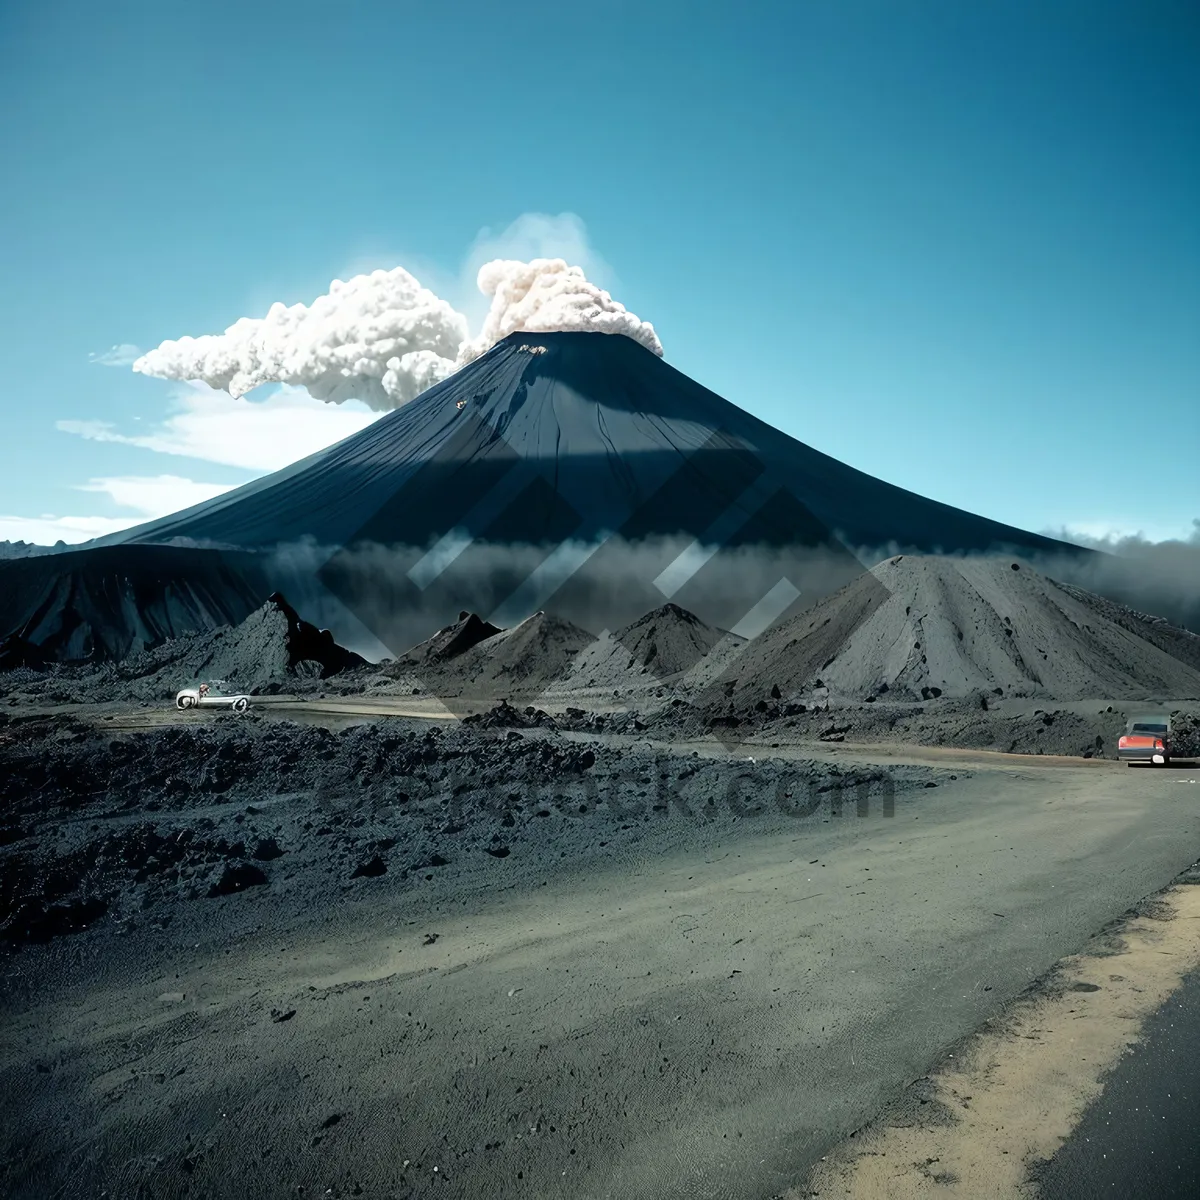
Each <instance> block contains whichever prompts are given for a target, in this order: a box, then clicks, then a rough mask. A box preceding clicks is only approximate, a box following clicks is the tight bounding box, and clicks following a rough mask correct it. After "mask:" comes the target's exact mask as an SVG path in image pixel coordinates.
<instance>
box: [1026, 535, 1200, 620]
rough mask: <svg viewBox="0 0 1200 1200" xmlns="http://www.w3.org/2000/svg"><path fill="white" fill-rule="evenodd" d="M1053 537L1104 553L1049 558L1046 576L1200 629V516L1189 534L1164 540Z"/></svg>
mask: <svg viewBox="0 0 1200 1200" xmlns="http://www.w3.org/2000/svg"><path fill="white" fill-rule="evenodd" d="M1052 536H1054V537H1060V538H1062V539H1063V540H1064V541H1071V542H1076V543H1078V544H1080V545H1083V546H1086V547H1087V548H1088V549H1091V550H1097V551H1100V553H1098V554H1093V555H1090V556H1087V557H1084V558H1067V557H1064V558H1063V559H1061V561H1053V562H1052V561H1049V560H1046V561H1045V562H1044V563H1042V564H1039V569H1041V570H1043V571H1044V572H1045V573H1046V574H1047V575H1050V576H1051V577H1052V578H1054V579H1059V580H1061V581H1062V582H1063V583H1073V584H1075V585H1076V586H1077V587H1082V588H1086V589H1087V590H1088V591H1089V592H1097V593H1098V594H1099V595H1101V596H1107V597H1108V598H1109V599H1110V600H1116V601H1117V602H1118V603H1120V604H1125V605H1127V606H1128V607H1129V608H1134V609H1137V610H1138V611H1140V612H1144V613H1149V614H1151V615H1153V616H1156V617H1162V618H1164V619H1165V620H1167V621H1170V622H1171V624H1172V625H1178V626H1179V627H1180V628H1182V629H1189V630H1191V631H1192V632H1193V633H1200V519H1197V520H1195V521H1194V522H1193V531H1192V533H1191V535H1190V536H1189V537H1187V538H1186V539H1175V538H1172V539H1169V540H1167V541H1163V542H1153V541H1150V540H1149V539H1148V538H1144V537H1141V536H1140V535H1135V536H1131V537H1114V538H1089V537H1082V536H1080V535H1079V534H1077V533H1071V532H1070V531H1069V530H1060V531H1058V532H1057V533H1055V534H1053V535H1052Z"/></svg>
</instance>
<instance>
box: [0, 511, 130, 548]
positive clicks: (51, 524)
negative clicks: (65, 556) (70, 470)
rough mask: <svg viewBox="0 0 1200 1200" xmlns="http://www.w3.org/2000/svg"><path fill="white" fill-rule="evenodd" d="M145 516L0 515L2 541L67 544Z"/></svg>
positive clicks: (122, 527)
mask: <svg viewBox="0 0 1200 1200" xmlns="http://www.w3.org/2000/svg"><path fill="white" fill-rule="evenodd" d="M145 519H146V518H145V517H56V516H54V515H53V514H51V513H46V514H43V515H42V516H40V517H12V516H0V542H32V543H33V544H34V545H35V546H54V545H57V544H58V543H59V542H66V544H67V545H68V546H73V545H76V544H77V543H79V542H88V541H91V539H92V538H98V537H103V536H104V535H105V534H106V533H116V532H117V531H118V530H121V529H128V528H129V527H130V526H131V525H137V524H138V523H139V522H141V521H144V520H145Z"/></svg>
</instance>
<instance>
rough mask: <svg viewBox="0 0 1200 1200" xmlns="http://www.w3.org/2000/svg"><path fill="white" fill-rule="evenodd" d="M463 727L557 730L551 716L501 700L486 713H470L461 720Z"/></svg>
mask: <svg viewBox="0 0 1200 1200" xmlns="http://www.w3.org/2000/svg"><path fill="white" fill-rule="evenodd" d="M463 724H464V725H475V726H478V727H479V728H480V729H557V728H558V724H557V722H556V721H555V720H554V718H553V717H552V716H550V715H549V714H548V713H545V712H543V711H542V710H541V709H540V708H534V707H533V705H532V704H529V705H526V706H525V708H524V709H520V710H519V709H517V708H515V707H514V706H513V705H511V704H509V702H508V701H507V700H501V701H500V703H499V704H497V705H496V706H495V707H494V708H490V709H488V711H487V712H482V713H472V714H471V715H470V716H467V717H464V718H463Z"/></svg>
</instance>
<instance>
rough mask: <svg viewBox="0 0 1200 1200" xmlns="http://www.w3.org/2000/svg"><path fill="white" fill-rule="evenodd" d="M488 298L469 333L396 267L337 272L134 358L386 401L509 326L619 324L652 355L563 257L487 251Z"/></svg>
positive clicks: (202, 374) (380, 405)
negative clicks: (258, 313) (346, 274)
mask: <svg viewBox="0 0 1200 1200" xmlns="http://www.w3.org/2000/svg"><path fill="white" fill-rule="evenodd" d="M478 285H479V290H480V291H481V292H482V293H483V294H484V295H485V296H488V297H490V298H491V307H490V308H489V310H488V313H487V316H486V317H485V319H484V323H483V329H482V330H481V332H480V334H479V336H478V337H476V338H474V339H471V338H470V337H469V330H468V326H467V319H466V317H465V316H463V314H462V313H460V312H458V311H457V310H456V309H454V308H453V307H452V306H451V305H450V304H449V303H448V302H447V301H445V300H443V299H441V298H440V297H439V296H437V295H435V294H434V293H433V292H431V291H430V290H429V289H428V288H425V287H422V286H421V284H420V283H419V282H418V281H417V280H416V279H415V278H414V277H413V276H412V275H410V274H409V273H408V272H407V271H406V270H404V268H403V267H397V268H395V269H394V270H391V271H373V272H372V273H371V274H369V275H356V276H354V277H353V278H352V279H349V280H346V281H343V280H340V279H335V280H334V281H333V283H332V284H330V287H329V291H328V293H326V294H325V295H323V296H318V297H317V299H316V300H314V301H313V303H312V304H311V305H307V306H306V305H303V304H294V305H292V306H291V307H290V308H289V307H287V306H285V305H283V304H273V305H272V306H271V308H270V311H269V312H268V313H267V315H266V316H265V317H261V318H258V317H242V318H241V319H240V320H238V321H236V322H235V323H234V324H233V325H231V326H230V327H229V328H228V329H226V330H225V332H224V333H218V334H206V335H204V336H202V337H183V338H179V339H178V340H177V341H166V342H163V343H162V344H161V345H160V346H158V347H157V348H156V349H154V350H151V351H149V352H148V353H147V354H144V355H142V356H141V357H140V358H138V359H137V360H136V361H135V362H134V364H133V369H134V370H135V371H137V372H139V373H141V374H143V375H153V376H157V377H158V378H160V379H176V380H199V381H202V382H204V383H206V384H208V386H209V387H212V388H217V389H220V390H222V391H226V392H228V393H229V394H230V395H232V396H234V397H238V396H241V395H243V394H245V393H246V392H248V391H250V390H251V389H252V388H256V387H258V386H260V385H261V384H265V383H283V384H291V385H293V386H296V387H302V388H304V389H305V390H306V391H308V393H309V394H310V395H312V396H314V397H315V398H316V399H318V400H324V401H326V402H328V403H331V404H340V403H342V402H343V401H345V400H361V401H362V402H363V403H365V404H367V405H369V406H370V407H371V408H373V409H376V410H380V411H384V410H387V409H392V408H398V407H400V406H401V405H402V404H407V403H408V402H409V401H410V400H413V399H415V398H416V397H417V396H419V395H420V394H421V393H422V392H423V391H425V390H426V389H427V388H430V387H432V386H433V385H434V384H436V383H440V382H441V381H442V380H443V379H445V378H447V377H448V376H449V375H451V374H452V373H453V372H454V371H456V370H457V369H458V368H459V367H462V366H465V365H466V364H467V363H469V362H472V361H473V360H474V359H476V358H478V357H479V356H480V355H481V354H483V353H485V352H486V351H487V350H489V349H490V348H491V347H492V346H494V345H495V344H496V343H497V342H498V341H501V340H502V339H503V338H505V337H507V336H508V335H509V334H511V333H516V332H518V331H519V330H525V331H528V332H530V333H550V332H557V331H569V330H583V331H591V332H596V333H611V334H624V335H625V336H626V337H630V338H633V339H634V341H636V342H638V343H639V344H640V345H643V346H645V347H646V348H647V349H648V350H651V351H653V353H655V354H658V355H661V354H662V352H663V349H662V343H661V342H660V341H659V340H658V335H657V334H656V333H655V332H654V326H653V325H651V324H650V323H649V322H647V321H643V320H641V319H640V318H638V317H637V316H635V315H634V314H633V313H631V312H628V311H627V310H626V308H625V306H624V305H622V304H618V303H617V301H615V300H614V299H613V298H612V297H611V296H610V295H609V294H608V292H606V291H604V290H602V289H601V288H599V287H597V286H596V285H595V284H593V283H591V282H590V281H589V280H588V278H587V276H586V275H585V274H584V272H583V269H582V268H581V267H573V266H570V265H568V264H567V262H566V261H565V260H564V259H560V258H535V259H534V260H532V261H531V262H527V263H526V262H516V261H511V260H508V259H496V260H494V261H492V262H488V263H485V264H484V265H483V266H482V267H481V268H480V270H479V276H478Z"/></svg>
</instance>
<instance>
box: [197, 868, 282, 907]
mask: <svg viewBox="0 0 1200 1200" xmlns="http://www.w3.org/2000/svg"><path fill="white" fill-rule="evenodd" d="M267 882H268V880H267V876H266V873H265V872H264V871H263V869H262V868H261V867H256V866H255V865H254V864H253V863H230V864H229V865H228V866H226V867H225V869H224V870H223V871H222V872H221V875H220V878H218V879H217V880H215V881H214V882H213V884H212V886H211V887H210V888H209V889H208V895H209V899H213V898H215V897H217V896H232V895H233V894H234V893H235V892H242V891H245V890H246V888H252V887H263V886H264V885H265V884H266V883H267Z"/></svg>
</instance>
